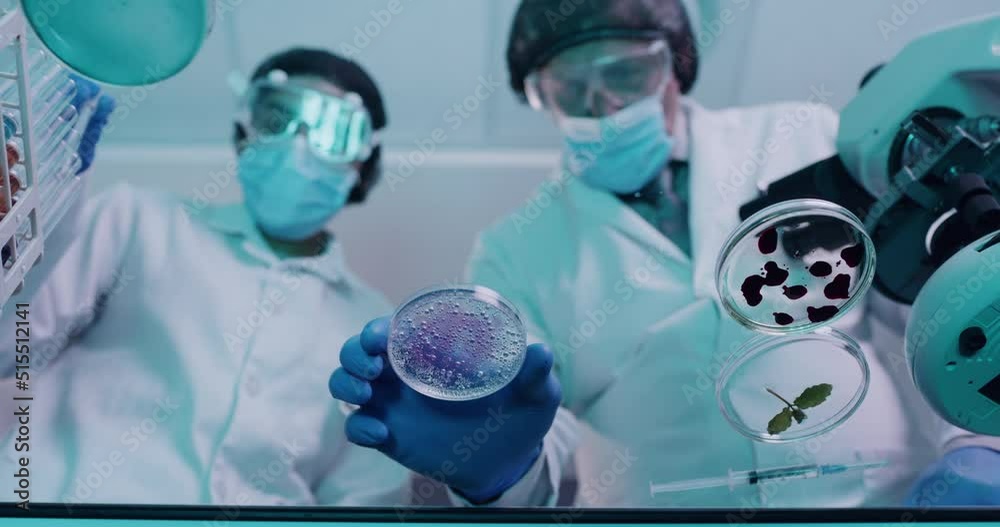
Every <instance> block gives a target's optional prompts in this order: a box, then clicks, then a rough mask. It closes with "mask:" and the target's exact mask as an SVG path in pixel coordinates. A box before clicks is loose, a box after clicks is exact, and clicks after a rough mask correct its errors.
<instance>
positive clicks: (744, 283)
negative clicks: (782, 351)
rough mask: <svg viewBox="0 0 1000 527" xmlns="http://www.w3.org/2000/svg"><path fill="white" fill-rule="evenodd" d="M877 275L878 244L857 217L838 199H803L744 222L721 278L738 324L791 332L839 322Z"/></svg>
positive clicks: (730, 244)
mask: <svg viewBox="0 0 1000 527" xmlns="http://www.w3.org/2000/svg"><path fill="white" fill-rule="evenodd" d="M874 275H875V247H874V245H873V244H872V241H871V238H870V237H869V236H868V233H867V232H865V229H864V225H863V224H862V223H861V221H860V220H858V218H857V217H856V216H854V215H853V214H851V213H850V212H849V211H848V210H847V209H845V208H843V207H841V206H839V205H837V204H835V203H830V202H828V201H823V200H817V199H797V200H790V201H785V202H782V203H778V204H776V205H772V206H770V207H768V208H766V209H763V210H761V211H759V212H757V213H756V214H754V215H753V216H751V217H749V218H747V219H746V221H744V222H743V223H741V224H740V226H739V227H737V229H736V230H735V231H734V232H733V233H732V234H731V235H730V237H729V239H728V240H727V241H726V243H725V245H724V246H723V249H722V252H721V253H720V255H719V260H718V264H717V266H716V276H715V278H716V281H715V283H716V288H717V289H718V292H719V298H720V300H721V301H722V304H723V306H724V307H725V309H726V312H727V313H729V315H730V316H731V317H732V318H734V319H735V320H736V321H737V322H739V323H740V324H742V325H744V326H746V327H748V328H750V329H753V330H755V331H759V332H763V333H771V334H790V333H803V332H809V331H813V330H815V329H817V328H820V327H824V326H827V325H829V324H832V323H833V322H835V321H836V320H837V319H839V318H840V317H841V316H843V315H844V314H845V313H846V312H847V311H849V310H850V309H851V308H852V307H854V305H855V304H856V303H857V302H858V300H859V299H861V298H862V297H863V296H864V295H865V293H867V291H868V289H869V288H870V287H871V283H872V279H873V278H874Z"/></svg>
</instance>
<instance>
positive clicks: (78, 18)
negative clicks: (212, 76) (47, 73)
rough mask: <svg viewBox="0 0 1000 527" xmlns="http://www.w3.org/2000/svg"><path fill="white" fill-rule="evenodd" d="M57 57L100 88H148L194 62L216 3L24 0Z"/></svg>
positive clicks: (29, 16) (41, 36)
mask: <svg viewBox="0 0 1000 527" xmlns="http://www.w3.org/2000/svg"><path fill="white" fill-rule="evenodd" d="M21 8H22V10H23V12H24V15H25V18H26V20H27V22H28V24H29V25H30V26H31V28H32V29H33V30H34V32H35V33H36V34H37V35H38V38H39V39H41V41H42V43H43V44H44V45H45V47H47V48H48V49H49V50H50V51H51V52H52V53H53V55H55V56H56V57H57V58H59V60H61V61H62V62H64V63H65V64H66V65H67V66H69V67H70V68H72V69H74V70H76V71H77V72H79V73H81V74H82V75H85V76H87V77H90V78H91V79H94V80H95V81H98V82H103V83H105V84H112V85H119V86H143V85H149V84H154V83H157V82H160V81H162V80H164V79H167V78H170V77H172V76H174V75H176V74H177V73H178V72H180V71H181V70H182V69H184V68H185V67H186V66H187V65H188V64H190V63H191V61H192V60H194V57H195V55H197V53H198V51H199V50H200V49H201V46H202V43H203V42H204V40H205V38H206V37H207V36H208V33H209V32H210V31H211V28H212V24H213V22H214V15H215V1H214V0H115V1H113V2H110V1H109V2H93V1H87V0H67V1H61V2H54V1H52V0H21Z"/></svg>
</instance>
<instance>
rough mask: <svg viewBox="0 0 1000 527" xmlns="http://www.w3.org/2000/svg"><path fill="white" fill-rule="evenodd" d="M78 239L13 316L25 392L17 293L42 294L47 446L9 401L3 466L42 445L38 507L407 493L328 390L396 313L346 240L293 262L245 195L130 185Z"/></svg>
mask: <svg viewBox="0 0 1000 527" xmlns="http://www.w3.org/2000/svg"><path fill="white" fill-rule="evenodd" d="M76 233H77V238H76V239H75V240H74V241H73V243H71V244H70V245H69V247H68V248H67V249H66V252H65V254H63V256H62V258H60V259H59V261H58V262H57V263H56V264H55V265H54V266H52V267H53V268H52V273H51V275H49V276H48V279H47V280H46V281H45V283H44V284H43V285H41V286H40V288H38V289H37V292H36V293H34V294H31V293H29V292H28V291H25V292H24V293H23V296H17V297H15V298H14V299H13V300H12V305H10V306H9V309H7V310H5V311H4V313H3V318H2V320H0V322H2V325H0V339H2V342H5V343H10V344H5V345H4V347H3V349H4V350H8V352H6V353H5V354H4V355H3V358H2V362H0V382H3V383H5V384H7V385H8V386H9V385H10V383H11V379H10V377H11V376H12V374H13V371H14V368H15V363H14V353H13V351H12V350H11V349H10V347H8V346H10V345H12V344H13V342H14V330H15V325H14V323H15V320H17V314H16V310H15V309H14V306H13V303H14V302H28V303H29V305H30V307H29V308H28V315H27V320H28V321H29V322H30V346H31V352H30V357H31V362H30V368H29V370H28V371H29V373H30V391H29V392H26V393H25V392H15V394H16V395H26V394H28V395H31V396H32V397H33V398H34V400H33V401H31V402H30V403H29V404H30V440H29V442H28V445H29V447H30V451H28V452H25V451H15V446H14V443H15V441H16V439H15V437H16V436H17V427H16V426H14V427H11V426H10V425H11V424H12V423H11V420H12V415H11V414H12V412H13V410H11V411H9V412H5V416H4V417H3V418H2V420H0V439H2V441H0V447H2V452H0V472H2V473H4V474H8V475H11V474H14V472H15V470H16V469H17V468H18V467H19V462H18V458H19V457H21V456H22V455H28V457H29V458H30V462H29V470H30V474H31V480H30V481H31V487H30V490H31V496H30V499H31V500H32V501H34V502H60V503H66V504H69V505H72V504H75V503H159V504H227V505H248V504H253V505H279V504H285V505H293V504H300V505H383V506H388V505H395V504H398V503H399V502H400V501H401V500H403V499H404V496H405V491H404V489H405V484H406V480H407V475H408V473H407V471H406V470H405V469H404V468H403V467H401V466H399V465H397V464H396V463H395V462H393V461H391V460H389V459H388V458H386V457H385V456H383V455H382V454H380V453H379V452H377V451H374V450H370V449H365V448H361V447H358V446H355V445H352V444H350V443H349V442H348V441H347V439H346V437H345V436H344V433H343V426H344V419H345V417H344V414H343V413H342V412H341V411H340V409H339V408H338V406H337V404H336V402H335V401H334V400H333V399H332V398H331V397H330V394H329V392H328V389H327V380H328V378H329V375H330V373H331V372H332V371H333V370H334V369H335V368H336V367H338V366H339V359H338V353H337V351H338V350H339V348H340V346H341V345H342V344H343V342H344V341H345V340H346V339H347V338H348V337H350V336H351V335H353V334H355V333H357V331H358V328H360V327H362V326H363V325H364V324H365V323H366V322H367V321H368V320H370V319H372V318H374V317H376V316H381V315H383V314H384V313H386V312H388V311H389V310H390V306H389V304H388V303H387V302H386V300H385V299H384V298H383V297H382V295H381V294H379V293H378V292H377V291H375V290H374V289H372V288H370V287H368V286H367V285H366V284H364V283H363V282H361V280H359V279H358V278H357V277H356V276H355V275H354V274H353V273H351V271H350V270H349V269H348V268H347V266H346V264H345V262H344V259H343V255H342V252H341V251H342V248H341V247H340V244H339V243H331V244H328V246H327V248H326V250H325V251H323V252H322V253H321V254H319V255H317V256H315V257H308V258H291V259H285V260H279V259H278V258H277V257H276V256H274V255H273V253H271V252H270V251H269V250H268V249H267V247H266V245H265V244H264V243H263V242H262V240H261V239H260V235H259V234H258V233H257V230H256V228H255V227H254V226H253V222H252V220H251V219H250V217H249V215H248V214H247V212H246V210H245V208H244V207H242V206H240V205H234V206H228V207H225V206H218V207H217V206H210V207H208V208H201V207H198V206H195V205H192V204H185V203H183V202H181V201H180V200H179V199H177V198H173V197H171V196H168V195H162V194H157V193H153V192H149V191H140V190H136V189H134V188H131V187H127V186H121V187H118V188H116V189H114V190H111V191H109V192H107V193H105V194H103V195H102V196H100V197H98V198H95V199H93V200H91V201H90V202H89V203H88V210H87V211H86V212H85V213H84V214H83V215H82V220H81V221H80V223H79V225H78V228H77V230H76ZM47 256H49V257H51V255H47ZM5 401H7V402H11V401H10V397H9V396H7V397H5ZM15 424H16V423H15Z"/></svg>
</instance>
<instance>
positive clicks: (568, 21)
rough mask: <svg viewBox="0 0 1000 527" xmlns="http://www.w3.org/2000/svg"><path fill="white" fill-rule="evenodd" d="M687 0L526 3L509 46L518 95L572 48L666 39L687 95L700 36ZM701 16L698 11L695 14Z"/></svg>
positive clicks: (509, 66) (523, 0) (525, 0)
mask: <svg viewBox="0 0 1000 527" xmlns="http://www.w3.org/2000/svg"><path fill="white" fill-rule="evenodd" d="M684 4H685V2H684V1H682V0H521V4H520V6H518V8H517V13H516V14H515V15H514V23H513V25H512V27H511V31H510V40H509V41H508V44H507V69H508V70H509V72H510V84H511V88H513V89H514V92H515V93H517V94H518V95H519V96H521V97H522V98H523V97H524V79H525V77H527V76H528V74H530V73H531V72H532V71H534V70H536V69H538V68H541V67H543V66H544V65H545V64H546V63H548V62H549V61H550V60H552V58H554V57H555V56H556V55H558V54H559V53H561V52H562V51H565V50H566V49H568V48H571V47H573V46H577V45H580V44H583V43H586V42H590V41H593V40H599V39H607V38H620V39H666V41H667V43H668V44H669V45H670V50H671V52H672V53H673V61H674V63H673V71H674V76H675V77H676V78H677V81H678V82H679V83H680V90H681V93H687V92H688V91H689V90H690V89H691V86H692V85H693V84H694V81H695V78H696V77H697V74H698V50H697V48H696V47H695V44H696V42H695V33H694V31H693V29H692V23H691V17H689V15H688V13H687V11H686V9H685V7H684ZM692 15H697V13H692Z"/></svg>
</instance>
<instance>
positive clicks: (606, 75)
mask: <svg viewBox="0 0 1000 527" xmlns="http://www.w3.org/2000/svg"><path fill="white" fill-rule="evenodd" d="M670 69H671V56H670V47H669V46H668V45H667V42H666V41H664V40H657V41H654V42H652V43H650V44H649V46H646V47H644V48H638V49H635V50H632V51H629V52H625V53H618V54H614V55H607V56H604V57H599V58H596V59H594V60H593V61H590V62H588V63H582V64H575V65H571V66H564V65H561V64H560V65H552V64H549V65H548V66H546V67H544V68H542V69H539V70H536V71H534V72H532V73H531V74H529V75H528V77H527V78H526V79H525V94H526V95H527V97H528V102H529V103H530V104H531V107H532V108H534V109H535V110H538V111H550V112H553V113H554V114H555V115H556V116H565V117H601V116H604V115H608V114H611V113H614V112H615V111H617V110H620V109H622V108H625V107H626V106H629V105H631V104H633V103H635V102H638V101H639V100H641V99H644V98H646V97H649V96H651V95H654V94H656V93H657V92H659V91H662V90H663V88H664V87H665V86H666V85H667V82H668V81H669V80H670Z"/></svg>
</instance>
